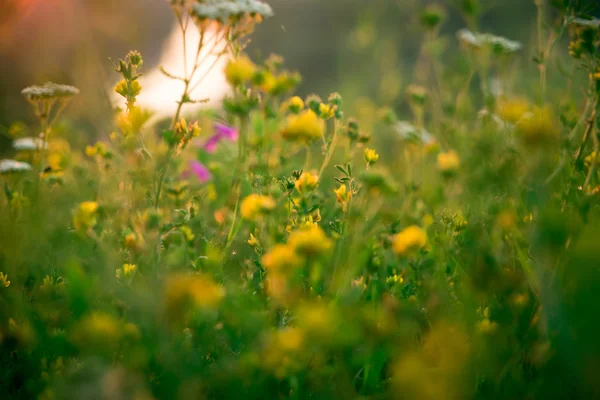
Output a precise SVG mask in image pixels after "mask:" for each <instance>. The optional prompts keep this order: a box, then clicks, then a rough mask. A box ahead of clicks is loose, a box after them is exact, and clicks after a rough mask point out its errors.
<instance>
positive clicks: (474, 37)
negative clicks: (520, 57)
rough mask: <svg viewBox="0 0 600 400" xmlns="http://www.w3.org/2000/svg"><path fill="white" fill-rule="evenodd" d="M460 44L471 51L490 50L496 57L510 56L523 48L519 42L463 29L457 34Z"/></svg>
mask: <svg viewBox="0 0 600 400" xmlns="http://www.w3.org/2000/svg"><path fill="white" fill-rule="evenodd" d="M456 36H457V37H458V40H459V42H460V43H461V44H462V45H463V46H465V47H467V48H470V49H474V50H481V49H489V50H491V52H492V54H494V55H497V56H499V55H510V54H513V53H516V52H517V51H519V50H521V48H523V45H522V44H521V43H519V42H516V41H513V40H509V39H506V38H504V37H501V36H496V35H492V34H489V33H473V32H471V31H470V30H468V29H461V30H459V31H458V32H457V33H456Z"/></svg>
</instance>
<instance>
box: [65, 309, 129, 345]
mask: <svg viewBox="0 0 600 400" xmlns="http://www.w3.org/2000/svg"><path fill="white" fill-rule="evenodd" d="M122 334H123V332H122V330H121V325H120V324H119V321H118V320H117V319H116V318H115V317H113V316H112V315H110V314H106V313H102V312H94V313H92V314H89V315H87V316H86V317H84V318H83V319H81V321H79V323H78V325H77V327H76V329H75V331H74V333H73V341H74V342H75V343H76V344H78V345H79V346H85V347H86V348H88V347H102V348H104V347H106V346H108V347H113V346H116V345H118V342H119V340H120V339H121V337H122Z"/></svg>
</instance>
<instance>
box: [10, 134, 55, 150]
mask: <svg viewBox="0 0 600 400" xmlns="http://www.w3.org/2000/svg"><path fill="white" fill-rule="evenodd" d="M44 147H47V146H46V143H45V142H44V141H43V140H42V139H39V138H32V137H24V138H19V139H16V140H15V141H14V142H13V149H15V150H17V151H36V150H38V149H42V148H44Z"/></svg>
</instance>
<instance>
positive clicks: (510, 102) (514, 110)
mask: <svg viewBox="0 0 600 400" xmlns="http://www.w3.org/2000/svg"><path fill="white" fill-rule="evenodd" d="M497 107H498V114H499V115H500V117H502V119H503V120H505V121H507V122H510V123H511V124H516V123H517V122H518V121H519V120H520V119H521V118H522V117H523V116H524V115H525V114H526V113H527V112H528V111H529V108H530V106H529V102H528V101H527V100H525V99H522V98H515V99H503V100H499V101H498V106H497Z"/></svg>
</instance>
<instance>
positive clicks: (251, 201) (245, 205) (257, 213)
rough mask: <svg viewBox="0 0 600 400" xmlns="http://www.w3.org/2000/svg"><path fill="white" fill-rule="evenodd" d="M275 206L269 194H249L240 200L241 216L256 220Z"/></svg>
mask: <svg viewBox="0 0 600 400" xmlns="http://www.w3.org/2000/svg"><path fill="white" fill-rule="evenodd" d="M274 208H275V200H273V198H272V197H270V196H262V195H259V194H251V195H250V196H248V197H246V198H245V199H244V200H243V201H242V205H241V206H240V212H241V215H242V218H244V219H247V220H256V219H258V218H260V217H261V216H263V215H264V214H265V213H267V212H269V211H271V210H273V209H274Z"/></svg>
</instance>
